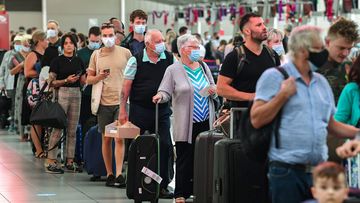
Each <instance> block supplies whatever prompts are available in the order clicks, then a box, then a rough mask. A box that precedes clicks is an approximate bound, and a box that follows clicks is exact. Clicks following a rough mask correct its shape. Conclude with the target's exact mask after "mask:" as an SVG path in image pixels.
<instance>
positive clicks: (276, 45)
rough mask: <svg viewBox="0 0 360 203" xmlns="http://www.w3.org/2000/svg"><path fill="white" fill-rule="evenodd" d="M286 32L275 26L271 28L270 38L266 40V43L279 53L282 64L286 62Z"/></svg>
mask: <svg viewBox="0 0 360 203" xmlns="http://www.w3.org/2000/svg"><path fill="white" fill-rule="evenodd" d="M283 39H284V34H283V33H282V32H281V31H280V30H278V29H275V28H271V29H270V30H269V32H268V38H267V40H266V44H267V45H268V46H269V48H271V49H273V50H274V51H275V52H276V53H277V55H279V56H280V61H281V64H283V63H284V55H285V49H284V46H283V43H282V41H283Z"/></svg>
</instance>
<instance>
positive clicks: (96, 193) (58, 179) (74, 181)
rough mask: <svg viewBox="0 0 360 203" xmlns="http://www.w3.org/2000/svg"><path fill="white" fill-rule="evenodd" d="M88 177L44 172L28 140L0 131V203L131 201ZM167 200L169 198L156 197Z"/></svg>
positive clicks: (122, 191) (124, 193) (85, 174)
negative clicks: (22, 140) (23, 140)
mask: <svg viewBox="0 0 360 203" xmlns="http://www.w3.org/2000/svg"><path fill="white" fill-rule="evenodd" d="M89 178H90V176H89V175H88V174H87V173H86V172H83V173H77V174H74V173H66V172H65V173H64V174H48V173H45V171H44V159H36V158H34V156H33V155H32V152H31V146H30V143H29V142H19V136H18V135H15V134H12V133H9V132H8V131H6V130H0V203H4V202H12V203H13V202H14V203H18V202H24V203H25V202H26V203H30V202H34V203H35V202H39V203H43V202H71V203H88V202H100V203H113V202H120V203H130V202H133V200H129V199H127V197H126V190H125V189H119V188H109V187H105V182H90V181H89ZM172 185H174V184H173V183H172ZM170 202H173V200H166V199H160V200H159V203H170Z"/></svg>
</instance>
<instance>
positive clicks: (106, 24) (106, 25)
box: [101, 23, 114, 29]
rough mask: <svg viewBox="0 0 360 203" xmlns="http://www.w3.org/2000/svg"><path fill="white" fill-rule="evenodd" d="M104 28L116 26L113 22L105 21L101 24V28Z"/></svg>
mask: <svg viewBox="0 0 360 203" xmlns="http://www.w3.org/2000/svg"><path fill="white" fill-rule="evenodd" d="M104 28H114V24H112V23H103V24H101V29H104Z"/></svg>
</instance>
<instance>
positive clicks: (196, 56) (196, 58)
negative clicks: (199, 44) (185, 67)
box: [189, 49, 200, 62]
mask: <svg viewBox="0 0 360 203" xmlns="http://www.w3.org/2000/svg"><path fill="white" fill-rule="evenodd" d="M189 59H190V60H191V61H193V62H196V61H199V59H200V49H194V50H191V53H190V55H189Z"/></svg>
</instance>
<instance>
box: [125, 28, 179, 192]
mask: <svg viewBox="0 0 360 203" xmlns="http://www.w3.org/2000/svg"><path fill="white" fill-rule="evenodd" d="M145 45H146V48H145V49H143V51H141V52H139V53H138V54H136V55H134V56H133V57H131V58H130V59H129V61H128V63H127V65H126V69H125V74H124V78H125V80H124V84H123V89H122V91H121V102H120V114H119V120H120V122H121V123H122V124H123V123H125V122H126V121H127V120H130V121H131V122H132V123H134V124H135V125H136V126H138V127H139V128H140V129H141V134H143V133H144V132H145V131H146V130H148V131H150V132H154V131H155V104H154V103H153V102H152V96H153V95H155V94H156V92H157V89H158V88H159V85H160V82H161V80H162V78H163V76H164V73H165V70H166V69H167V67H168V66H169V65H171V64H173V62H174V58H173V56H172V55H171V54H170V53H169V52H167V51H166V50H165V43H164V38H163V36H162V34H161V32H160V31H159V30H149V31H148V32H147V33H146V35H145ZM129 97H130V112H129V118H128V115H127V113H126V102H127V100H128V98H129ZM170 115H171V110H170V106H169V103H163V104H160V105H159V119H160V120H159V132H158V133H159V136H160V176H161V177H162V178H163V181H162V182H161V187H160V188H161V191H160V197H162V198H172V194H171V193H170V192H169V191H168V190H167V186H168V184H169V183H170V181H171V180H170V178H169V170H171V169H172V168H169V167H171V166H172V165H173V163H172V161H171V163H170V164H169V161H170V156H172V155H173V148H172V143H171V138H170Z"/></svg>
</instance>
